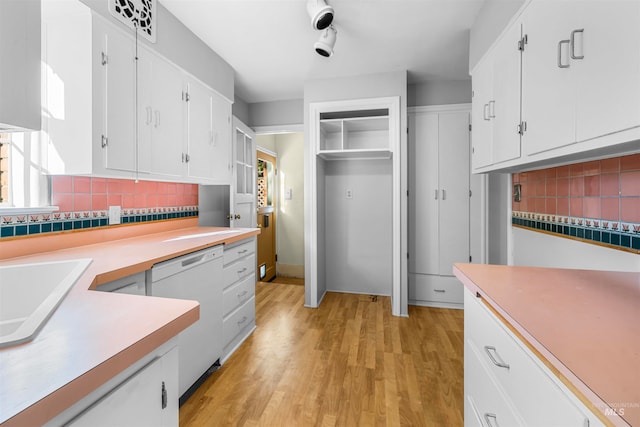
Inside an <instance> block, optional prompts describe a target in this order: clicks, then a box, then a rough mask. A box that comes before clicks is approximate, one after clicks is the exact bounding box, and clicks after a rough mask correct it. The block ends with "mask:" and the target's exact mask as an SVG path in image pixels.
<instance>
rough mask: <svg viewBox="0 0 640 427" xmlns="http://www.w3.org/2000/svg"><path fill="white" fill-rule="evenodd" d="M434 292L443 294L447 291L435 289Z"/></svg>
mask: <svg viewBox="0 0 640 427" xmlns="http://www.w3.org/2000/svg"><path fill="white" fill-rule="evenodd" d="M433 292H439V293H441V294H443V293H445V292H446V291H445V290H444V289H434V290H433Z"/></svg>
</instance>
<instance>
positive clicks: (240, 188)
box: [231, 117, 257, 227]
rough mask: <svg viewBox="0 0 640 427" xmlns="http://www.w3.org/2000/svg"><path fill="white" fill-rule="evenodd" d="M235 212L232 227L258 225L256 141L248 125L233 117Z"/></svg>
mask: <svg viewBox="0 0 640 427" xmlns="http://www.w3.org/2000/svg"><path fill="white" fill-rule="evenodd" d="M233 131H234V136H233V173H234V177H233V191H232V193H231V194H232V197H233V200H232V202H231V205H232V206H233V212H232V213H231V217H232V218H231V227H255V226H256V190H255V188H256V181H257V176H256V168H255V164H256V142H255V134H254V132H253V131H252V130H251V128H249V127H248V126H247V125H245V124H244V123H242V122H241V121H240V120H238V119H237V118H235V117H234V118H233Z"/></svg>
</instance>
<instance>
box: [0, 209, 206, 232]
mask: <svg viewBox="0 0 640 427" xmlns="http://www.w3.org/2000/svg"><path fill="white" fill-rule="evenodd" d="M159 210H160V209H154V211H156V212H144V210H127V212H126V213H127V214H125V215H122V216H121V218H120V220H121V221H120V222H121V223H122V224H134V223H143V222H153V221H167V220H171V219H176V218H189V217H197V216H198V209H197V208H195V207H176V208H170V209H166V212H158V211H159ZM92 216H93V217H92ZM108 225H109V219H108V218H107V217H104V216H103V215H101V214H100V215H88V216H82V217H76V216H75V215H62V214H59V215H56V217H55V218H51V217H47V218H46V219H45V218H37V220H36V219H31V218H30V219H25V220H22V219H20V221H19V222H18V221H16V222H14V221H13V220H12V218H11V217H3V218H2V223H1V224H0V239H2V238H7V237H17V236H27V235H29V236H35V235H43V234H47V233H55V232H60V231H70V230H84V229H91V228H100V227H106V226H108Z"/></svg>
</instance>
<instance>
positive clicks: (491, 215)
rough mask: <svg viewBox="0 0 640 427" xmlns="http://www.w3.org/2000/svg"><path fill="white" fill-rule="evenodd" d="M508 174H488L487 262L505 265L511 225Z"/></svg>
mask: <svg viewBox="0 0 640 427" xmlns="http://www.w3.org/2000/svg"><path fill="white" fill-rule="evenodd" d="M510 182H511V179H510V175H509V174H500V173H491V174H489V176H488V183H487V193H488V195H487V198H488V213H487V214H488V221H487V222H488V231H487V244H488V260H487V262H488V263H489V264H501V265H507V263H508V260H509V258H508V238H507V235H508V233H509V231H510V230H509V229H510V227H511V225H510V224H511V217H510V216H509V203H508V201H509V200H508V198H509V197H510V195H511V191H510V185H509V184H510Z"/></svg>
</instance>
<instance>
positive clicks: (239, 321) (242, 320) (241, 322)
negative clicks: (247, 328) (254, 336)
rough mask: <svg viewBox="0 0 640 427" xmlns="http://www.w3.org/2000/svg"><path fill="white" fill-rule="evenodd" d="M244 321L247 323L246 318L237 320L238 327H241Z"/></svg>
mask: <svg viewBox="0 0 640 427" xmlns="http://www.w3.org/2000/svg"><path fill="white" fill-rule="evenodd" d="M246 321H247V316H242V319H241V320H238V326H240V325H242V324H243V323H244V322H246Z"/></svg>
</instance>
